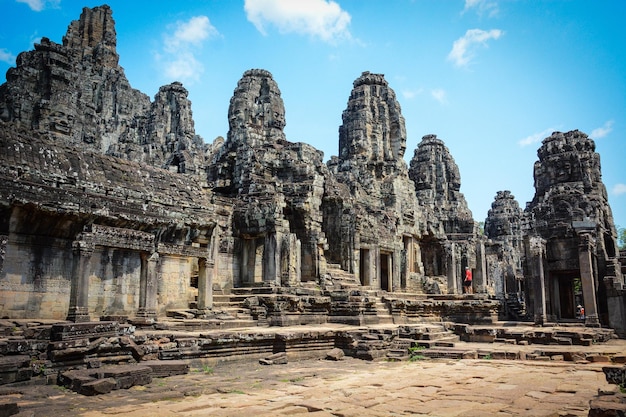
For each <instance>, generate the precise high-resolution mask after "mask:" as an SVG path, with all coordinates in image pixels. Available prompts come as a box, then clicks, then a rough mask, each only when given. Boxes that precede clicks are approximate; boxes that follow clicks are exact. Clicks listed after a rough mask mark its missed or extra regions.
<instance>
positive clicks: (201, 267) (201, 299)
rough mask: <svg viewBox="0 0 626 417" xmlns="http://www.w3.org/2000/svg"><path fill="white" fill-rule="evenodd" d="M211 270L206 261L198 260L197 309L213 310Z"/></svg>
mask: <svg viewBox="0 0 626 417" xmlns="http://www.w3.org/2000/svg"><path fill="white" fill-rule="evenodd" d="M212 275H213V268H209V266H208V265H207V260H206V259H204V258H200V259H198V309H199V310H210V309H212V308H213V276H212Z"/></svg>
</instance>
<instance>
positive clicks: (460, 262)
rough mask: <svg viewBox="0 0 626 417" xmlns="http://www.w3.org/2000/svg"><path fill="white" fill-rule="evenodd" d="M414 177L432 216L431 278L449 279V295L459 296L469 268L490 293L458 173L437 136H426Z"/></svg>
mask: <svg viewBox="0 0 626 417" xmlns="http://www.w3.org/2000/svg"><path fill="white" fill-rule="evenodd" d="M409 177H410V178H411V180H413V182H414V184H415V194H416V196H417V200H418V202H419V205H420V209H421V211H423V212H425V213H427V214H428V215H427V218H426V230H427V233H426V234H425V236H424V238H423V243H422V252H423V254H424V256H423V262H424V267H425V268H426V274H427V275H430V276H437V275H446V276H447V283H448V292H450V293H456V292H458V291H459V290H460V288H458V287H457V286H458V283H459V282H460V281H461V280H462V279H463V278H462V275H463V274H464V270H465V267H469V268H470V269H471V270H473V271H474V277H475V282H474V287H475V288H476V289H477V290H478V291H480V292H486V291H487V287H486V284H487V283H486V281H485V273H484V271H485V263H484V259H485V258H484V246H483V242H482V240H481V239H480V238H479V237H478V236H477V232H476V230H475V224H474V219H473V218H472V213H471V211H470V210H469V208H468V207H467V202H466V201H465V197H464V196H463V194H462V193H461V192H460V188H461V175H460V173H459V168H458V166H457V165H456V162H455V161H454V158H453V157H452V155H451V154H450V151H449V150H448V148H447V147H446V146H445V144H444V142H443V141H442V140H441V139H438V138H437V136H436V135H426V136H424V137H423V138H422V141H421V142H420V143H419V144H418V146H417V149H415V153H414V155H413V158H412V159H411V163H410V168H409ZM442 237H445V238H444V239H442ZM443 260H445V261H446V262H445V263H443Z"/></svg>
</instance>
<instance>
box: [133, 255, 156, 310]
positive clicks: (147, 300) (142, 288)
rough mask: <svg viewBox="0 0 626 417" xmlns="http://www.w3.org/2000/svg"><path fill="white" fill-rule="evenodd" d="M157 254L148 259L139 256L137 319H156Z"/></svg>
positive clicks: (145, 256) (144, 256)
mask: <svg viewBox="0 0 626 417" xmlns="http://www.w3.org/2000/svg"><path fill="white" fill-rule="evenodd" d="M158 266H159V254H158V252H154V253H153V254H152V255H151V256H150V257H149V258H147V254H145V253H142V255H141V277H140V282H139V309H138V310H137V317H143V318H147V319H156V317H157V311H156V310H157V288H158V282H157V280H158Z"/></svg>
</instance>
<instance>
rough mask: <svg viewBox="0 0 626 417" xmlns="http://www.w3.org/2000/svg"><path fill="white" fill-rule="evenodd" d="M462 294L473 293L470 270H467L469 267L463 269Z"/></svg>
mask: <svg viewBox="0 0 626 417" xmlns="http://www.w3.org/2000/svg"><path fill="white" fill-rule="evenodd" d="M463 292H464V293H466V294H473V293H474V290H473V288H472V270H471V269H469V266H466V267H465V280H464V281H463Z"/></svg>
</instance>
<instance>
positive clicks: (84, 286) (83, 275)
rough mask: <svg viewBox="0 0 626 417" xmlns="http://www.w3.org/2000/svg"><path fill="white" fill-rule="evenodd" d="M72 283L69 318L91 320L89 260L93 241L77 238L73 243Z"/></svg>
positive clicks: (76, 320)
mask: <svg viewBox="0 0 626 417" xmlns="http://www.w3.org/2000/svg"><path fill="white" fill-rule="evenodd" d="M72 251H73V255H74V256H73V260H72V262H73V263H72V283H71V288H70V306H69V310H68V312H67V320H68V321H73V322H84V321H90V320H91V318H90V317H89V262H90V261H91V255H93V251H94V245H93V244H92V243H91V242H86V241H83V240H76V241H74V243H73V245H72Z"/></svg>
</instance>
